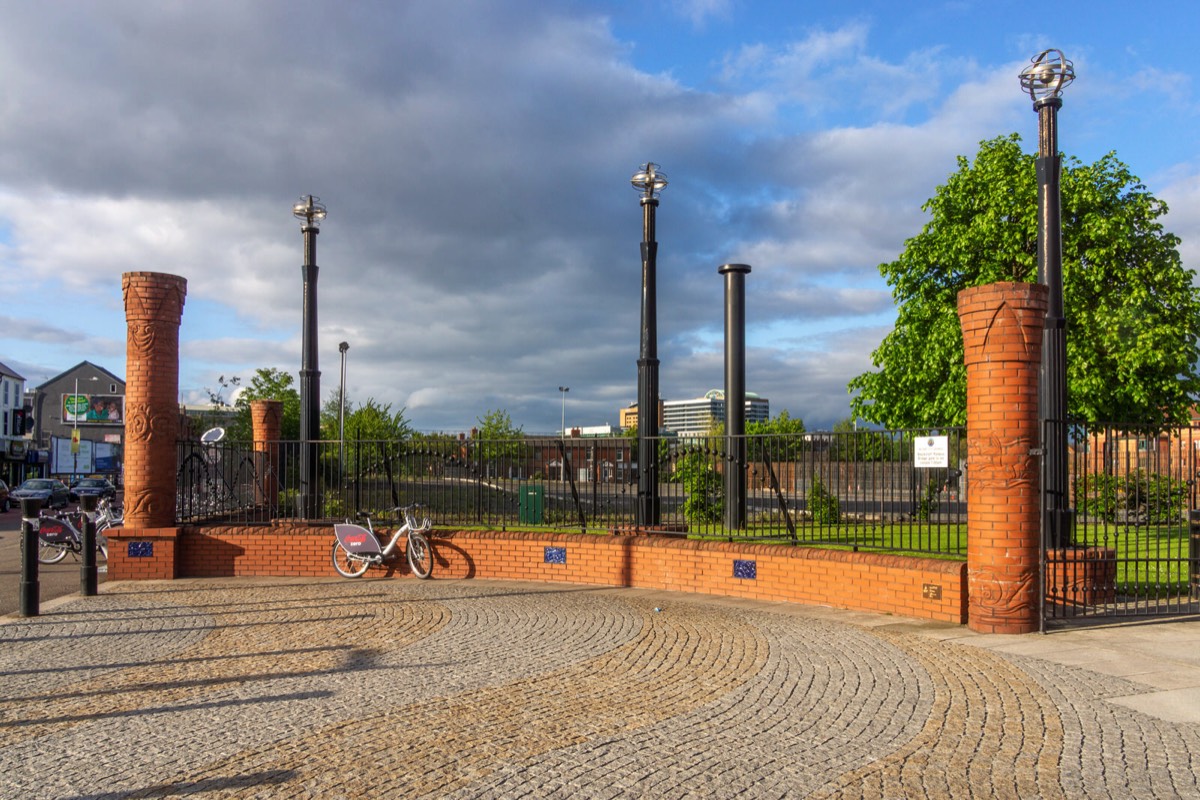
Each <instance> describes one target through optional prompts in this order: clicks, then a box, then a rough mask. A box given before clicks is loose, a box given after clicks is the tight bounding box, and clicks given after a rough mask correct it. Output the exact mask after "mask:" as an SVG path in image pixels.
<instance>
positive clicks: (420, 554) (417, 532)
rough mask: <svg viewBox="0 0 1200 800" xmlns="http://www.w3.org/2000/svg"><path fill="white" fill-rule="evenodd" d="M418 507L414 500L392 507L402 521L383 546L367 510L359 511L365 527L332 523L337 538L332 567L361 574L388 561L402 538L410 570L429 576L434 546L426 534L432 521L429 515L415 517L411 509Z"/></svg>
mask: <svg viewBox="0 0 1200 800" xmlns="http://www.w3.org/2000/svg"><path fill="white" fill-rule="evenodd" d="M417 508H420V506H418V505H416V504H413V505H410V506H397V507H396V508H393V509H392V511H399V512H400V513H401V514H403V515H404V524H403V525H401V526H400V527H399V528H397V529H396V532H395V533H394V534H392V538H391V541H389V542H388V543H387V546H386V547H385V546H381V544H380V542H379V537H378V536H376V535H375V528H374V526H372V525H371V517H370V516H368V515H367V514H360V516H361V517H362V518H363V519H364V520H366V523H367V526H366V527H365V528H364V527H363V526H362V525H355V524H354V523H352V522H348V521H347V522H343V523H338V524H336V525H334V526H333V532H334V535H335V536H336V537H337V540H336V541H335V542H334V543H333V568H334V569H336V570H337V571H338V574H339V575H341V576H342V577H344V578H360V577H362V576H363V574H364V573H365V572H366V571H367V570H368V569H370V568H371V567H373V566H374V567H377V566H380V565H382V564H383V563H384V562H385V561H391V560H392V558H394V557H395V556H396V554H397V552H396V551H397V549H398V548H397V545H398V544H399V543H400V540H401V539H404V553H405V556H406V557H407V559H408V567H409V569H411V570H412V574H413V575H415V576H417V577H418V578H428V577H429V576H430V575H432V574H433V550H432V548H430V546H429V540H428V539H426V538H425V534H426V533H427V532H428V531H429V530H431V529H432V528H433V525H431V524H430V522H429V517H425V518H423V519H421V520H420V521H418V520H417V518H416V517H415V516H414V513H413V512H414V511H415V509H417Z"/></svg>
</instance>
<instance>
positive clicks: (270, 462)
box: [250, 400, 283, 515]
mask: <svg viewBox="0 0 1200 800" xmlns="http://www.w3.org/2000/svg"><path fill="white" fill-rule="evenodd" d="M250 422H251V425H252V426H253V430H254V434H253V435H254V451H255V456H254V468H255V469H256V470H257V471H258V483H257V485H256V486H255V490H254V500H255V503H256V504H257V505H259V506H260V507H262V508H265V509H267V510H269V511H270V513H271V514H272V515H274V513H275V511H276V509H278V508H279V482H280V478H279V433H280V431H281V430H283V401H282V400H251V401H250Z"/></svg>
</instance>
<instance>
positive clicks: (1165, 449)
mask: <svg viewBox="0 0 1200 800" xmlns="http://www.w3.org/2000/svg"><path fill="white" fill-rule="evenodd" d="M1058 424H1061V423H1053V422H1051V423H1047V425H1048V426H1054V425H1058ZM1067 427H1068V436H1067V441H1068V459H1067V461H1068V465H1069V469H1068V484H1069V486H1068V491H1069V495H1070V501H1071V503H1070V504H1071V507H1072V508H1073V509H1074V515H1073V526H1071V527H1070V528H1069V541H1067V542H1066V543H1059V542H1051V541H1046V542H1044V544H1043V547H1042V574H1043V575H1044V576H1045V612H1044V614H1045V618H1046V619H1048V620H1049V619H1069V618H1081V617H1084V618H1094V617H1123V616H1144V615H1179V614H1197V613H1200V512H1198V511H1197V509H1198V508H1200V504H1198V502H1197V500H1198V497H1197V493H1198V489H1200V487H1198V485H1197V479H1198V477H1200V427H1196V426H1180V427H1170V428H1165V427H1157V428H1151V427H1138V426H1131V425H1084V424H1071V425H1069V426H1067ZM1048 440H1049V441H1053V437H1048ZM1043 461H1044V459H1043ZM1043 469H1044V467H1043ZM1045 527H1046V526H1045V525H1043V529H1044V528H1045Z"/></svg>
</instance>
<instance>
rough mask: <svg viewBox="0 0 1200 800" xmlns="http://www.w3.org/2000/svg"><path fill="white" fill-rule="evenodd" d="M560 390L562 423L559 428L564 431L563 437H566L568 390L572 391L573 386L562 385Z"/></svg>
mask: <svg viewBox="0 0 1200 800" xmlns="http://www.w3.org/2000/svg"><path fill="white" fill-rule="evenodd" d="M558 391H559V392H561V393H562V424H561V425H560V426H559V428H558V429H559V430H560V431H562V437H563V438H564V439H565V438H566V436H567V392H569V391H571V387H570V386H560V387H558Z"/></svg>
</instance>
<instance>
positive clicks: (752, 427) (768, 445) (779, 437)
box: [746, 408, 805, 463]
mask: <svg viewBox="0 0 1200 800" xmlns="http://www.w3.org/2000/svg"><path fill="white" fill-rule="evenodd" d="M804 434H805V429H804V420H802V419H800V418H799V417H793V416H792V415H791V414H789V413H788V410H787V409H786V408H785V409H783V410H782V411H780V412H779V413H778V414H777V415H775V416H774V417H772V418H771V419H769V420H767V421H765V422H758V421H755V422H748V423H746V436H748V437H750V438H749V439H748V440H747V442H746V460H747V461H752V462H755V461H764V460H765V459H764V458H763V457H764V455H769V456H770V458H771V461H773V462H777V463H778V462H782V461H795V460H796V459H798V458H800V454H801V453H802V452H804V447H805V441H804Z"/></svg>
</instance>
